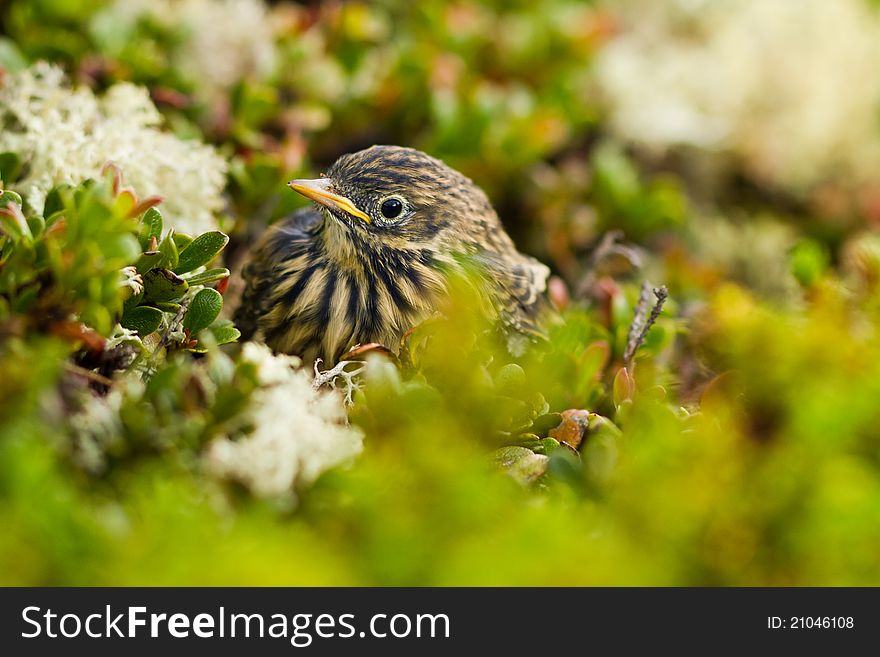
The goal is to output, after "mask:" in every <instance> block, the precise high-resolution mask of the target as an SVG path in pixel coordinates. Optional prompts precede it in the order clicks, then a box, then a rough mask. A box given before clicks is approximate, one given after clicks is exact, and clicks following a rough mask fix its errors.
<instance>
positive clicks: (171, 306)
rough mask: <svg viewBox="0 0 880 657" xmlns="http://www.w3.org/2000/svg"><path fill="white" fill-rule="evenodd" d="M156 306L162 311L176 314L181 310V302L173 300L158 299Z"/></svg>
mask: <svg viewBox="0 0 880 657" xmlns="http://www.w3.org/2000/svg"><path fill="white" fill-rule="evenodd" d="M156 308H158V309H159V310H161V311H162V312H166V313H172V314H174V315H176V314H177V313H178V312H179V311H180V304H179V303H174V302H173V301H157V302H156Z"/></svg>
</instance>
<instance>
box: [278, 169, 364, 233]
mask: <svg viewBox="0 0 880 657" xmlns="http://www.w3.org/2000/svg"><path fill="white" fill-rule="evenodd" d="M287 186H288V187H290V188H291V189H292V190H293V191H295V192H298V193H300V194H302V195H303V196H305V197H306V198H308V199H311V200H313V201H315V202H316V203H320V204H321V205H323V206H325V207H328V208H331V209H334V208H335V209H337V210H342V211H343V212H345V213H346V214H350V215H351V216H352V217H357V218H358V219H361V220H362V221H365V222H367V223H368V224H369V223H372V220H371V219H370V216H369V215H368V214H366V213H365V212H363V211H362V210H359V209H358V208H357V206H355V204H354V203H352V202H351V200H350V199H347V198H345V197H344V196H340V195H339V194H334V193H333V192H331V191H330V188H331V187H332V186H333V181H332V180H330V178H317V179H316V180H291V181H290V182H289V183H287Z"/></svg>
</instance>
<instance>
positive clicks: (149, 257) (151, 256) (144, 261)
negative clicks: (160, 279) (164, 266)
mask: <svg viewBox="0 0 880 657" xmlns="http://www.w3.org/2000/svg"><path fill="white" fill-rule="evenodd" d="M162 257H163V256H162V252H161V251H146V252H145V253H142V254H141V255H140V257H139V258H138V259H137V262H136V263H135V264H134V266H135V269H137V273H138V274H146V273H147V272H148V271H150V270H151V269H153V268H154V267H158V266H159V263H160V262H161V261H162Z"/></svg>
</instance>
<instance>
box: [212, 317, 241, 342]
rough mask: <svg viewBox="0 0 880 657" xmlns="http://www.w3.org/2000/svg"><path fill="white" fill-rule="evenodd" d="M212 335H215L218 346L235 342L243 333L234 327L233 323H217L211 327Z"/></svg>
mask: <svg viewBox="0 0 880 657" xmlns="http://www.w3.org/2000/svg"><path fill="white" fill-rule="evenodd" d="M211 333H213V334H214V340H215V341H216V342H217V344H227V343H229V342H235V341H236V340H238V339H239V338H240V337H241V331H239V330H238V329H237V328H235V327H234V326H233V325H232V322H230V321H225V322H217V323H216V324H214V325H213V326H211Z"/></svg>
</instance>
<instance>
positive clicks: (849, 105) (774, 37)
mask: <svg viewBox="0 0 880 657" xmlns="http://www.w3.org/2000/svg"><path fill="white" fill-rule="evenodd" d="M608 8H609V11H610V12H612V13H613V14H614V15H615V16H616V17H617V20H618V26H619V30H618V32H617V34H616V36H614V37H613V38H612V39H611V40H610V42H609V43H608V44H607V45H606V46H605V47H604V48H602V50H601V51H600V53H599V55H598V58H597V62H596V72H597V79H598V83H599V87H600V89H601V92H602V97H603V98H604V101H605V103H606V104H607V109H608V111H609V120H610V126H611V128H612V129H613V131H614V132H615V133H616V134H617V135H618V136H619V137H621V138H623V139H625V140H626V141H629V142H630V143H634V144H636V145H639V146H642V147H644V148H646V149H649V150H652V151H655V152H659V153H661V154H663V153H666V152H668V151H670V150H673V149H680V148H682V147H685V148H689V149H693V150H696V151H697V152H699V153H702V154H704V155H709V156H710V157H712V158H716V159H717V160H720V161H722V162H724V163H726V164H727V165H732V166H736V167H740V168H742V169H743V170H744V171H745V172H746V173H747V174H748V175H749V176H751V177H752V178H753V179H755V180H757V181H759V182H760V183H762V184H768V185H772V186H776V187H779V188H781V189H784V190H787V191H789V192H793V193H801V192H804V191H808V190H809V189H811V188H812V187H814V186H816V185H819V184H821V183H824V182H834V183H839V182H841V181H847V182H848V183H854V184H862V183H865V182H870V181H872V180H876V177H877V171H880V123H878V121H877V117H878V115H880V77H878V76H877V75H876V69H877V66H878V64H880V18H878V15H877V12H876V10H875V9H874V8H872V7H869V6H868V4H867V3H866V2H864V1H863V0H713V1H711V2H707V1H705V0H623V1H622V2H620V1H618V2H614V3H611V2H609V3H608Z"/></svg>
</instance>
